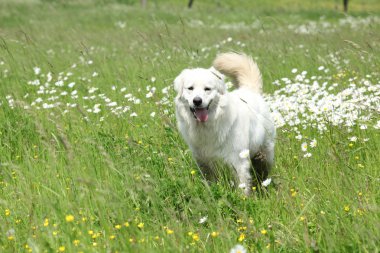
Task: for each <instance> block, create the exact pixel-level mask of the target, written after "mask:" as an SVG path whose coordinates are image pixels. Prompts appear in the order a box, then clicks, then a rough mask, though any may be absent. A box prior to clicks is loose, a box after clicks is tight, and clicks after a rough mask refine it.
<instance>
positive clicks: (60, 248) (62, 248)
mask: <svg viewBox="0 0 380 253" xmlns="http://www.w3.org/2000/svg"><path fill="white" fill-rule="evenodd" d="M65 250H66V248H65V246H61V247H59V248H58V251H59V252H65Z"/></svg>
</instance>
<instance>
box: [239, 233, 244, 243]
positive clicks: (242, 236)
mask: <svg viewBox="0 0 380 253" xmlns="http://www.w3.org/2000/svg"><path fill="white" fill-rule="evenodd" d="M244 239H245V234H244V233H241V234H240V235H239V239H238V241H239V242H242V241H244Z"/></svg>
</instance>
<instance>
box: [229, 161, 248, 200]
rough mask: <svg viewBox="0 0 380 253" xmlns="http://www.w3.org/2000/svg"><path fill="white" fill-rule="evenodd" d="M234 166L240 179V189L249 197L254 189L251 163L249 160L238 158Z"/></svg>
mask: <svg viewBox="0 0 380 253" xmlns="http://www.w3.org/2000/svg"><path fill="white" fill-rule="evenodd" d="M232 166H233V167H234V168H235V170H236V173H237V176H238V179H239V188H241V189H243V191H244V193H245V194H246V195H249V194H250V193H251V187H252V176H251V174H250V167H251V163H250V160H249V158H240V157H239V156H237V158H236V159H234V161H233V162H232Z"/></svg>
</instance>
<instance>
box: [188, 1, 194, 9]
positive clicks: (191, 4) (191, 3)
mask: <svg viewBox="0 0 380 253" xmlns="http://www.w3.org/2000/svg"><path fill="white" fill-rule="evenodd" d="M193 2H194V0H189V4H188V5H187V7H189V9H191V7H192V6H193Z"/></svg>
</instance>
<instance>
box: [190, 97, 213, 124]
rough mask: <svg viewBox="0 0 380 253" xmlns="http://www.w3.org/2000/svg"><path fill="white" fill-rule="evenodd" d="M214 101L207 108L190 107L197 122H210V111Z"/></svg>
mask: <svg viewBox="0 0 380 253" xmlns="http://www.w3.org/2000/svg"><path fill="white" fill-rule="evenodd" d="M211 102H212V100H211V101H210V103H208V105H207V107H190V111H191V112H192V113H193V116H194V118H195V119H196V120H198V121H200V122H206V121H207V120H208V109H209V108H210V105H211Z"/></svg>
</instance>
